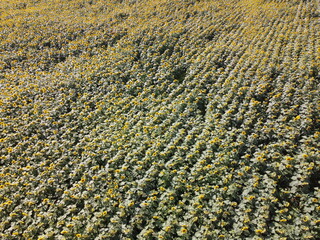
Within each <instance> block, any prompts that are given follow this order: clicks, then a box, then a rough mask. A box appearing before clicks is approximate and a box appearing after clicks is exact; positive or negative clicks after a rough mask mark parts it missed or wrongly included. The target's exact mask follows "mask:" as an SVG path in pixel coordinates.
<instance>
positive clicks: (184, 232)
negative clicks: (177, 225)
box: [180, 228, 188, 234]
mask: <svg viewBox="0 0 320 240" xmlns="http://www.w3.org/2000/svg"><path fill="white" fill-rule="evenodd" d="M180 232H181V233H182V234H186V233H187V232H188V229H186V228H181V229H180Z"/></svg>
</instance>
